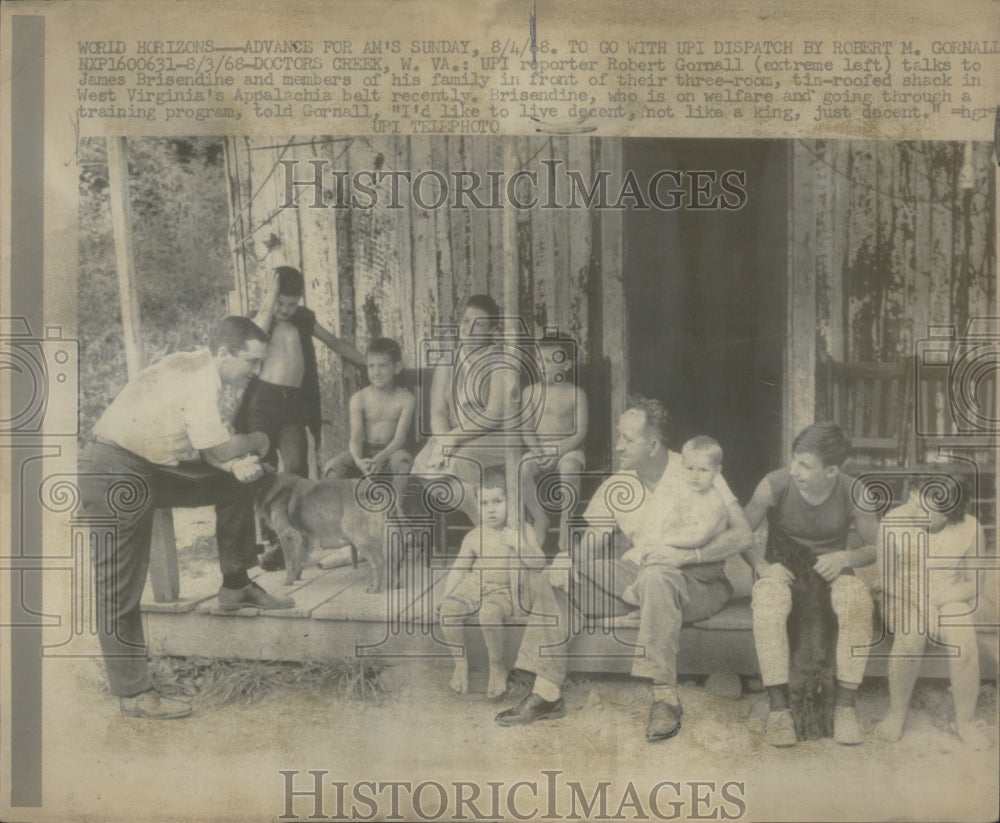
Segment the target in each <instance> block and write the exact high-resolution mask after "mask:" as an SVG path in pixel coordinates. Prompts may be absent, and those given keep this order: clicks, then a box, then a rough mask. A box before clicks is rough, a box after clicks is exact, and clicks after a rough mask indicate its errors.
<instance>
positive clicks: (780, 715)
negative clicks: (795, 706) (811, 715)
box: [764, 709, 799, 748]
mask: <svg viewBox="0 0 1000 823" xmlns="http://www.w3.org/2000/svg"><path fill="white" fill-rule="evenodd" d="M798 740H799V737H798V735H797V734H796V733H795V720H794V719H793V718H792V713H791V712H790V711H789V710H788V709H783V710H782V711H780V712H771V713H770V714H769V715H768V716H767V726H766V727H765V728H764V742H765V743H768V744H770V745H772V746H777V747H778V748H784V747H786V746H794V745H795V744H796V743H797V742H798Z"/></svg>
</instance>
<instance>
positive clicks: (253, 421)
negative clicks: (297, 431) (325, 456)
mask: <svg viewBox="0 0 1000 823" xmlns="http://www.w3.org/2000/svg"><path fill="white" fill-rule="evenodd" d="M247 392H248V394H249V395H250V396H249V398H248V400H247V422H248V424H249V430H250V431H262V432H265V433H266V434H268V435H269V436H272V435H274V434H276V433H277V432H278V431H280V430H281V429H282V428H283V427H285V426H305V399H304V397H303V393H302V389H301V388H299V387H298V386H278V385H276V384H274V383H268V382H266V381H264V380H254V381H252V382H251V383H250V385H249V386H248V387H247Z"/></svg>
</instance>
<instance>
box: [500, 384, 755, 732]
mask: <svg viewBox="0 0 1000 823" xmlns="http://www.w3.org/2000/svg"><path fill="white" fill-rule="evenodd" d="M669 420H670V416H669V414H668V413H667V410H666V409H665V408H664V407H663V405H662V404H661V403H659V402H658V401H656V400H648V399H646V398H635V399H633V400H632V401H631V402H630V406H629V408H628V410H627V411H626V412H625V413H624V414H623V415H622V416H621V419H620V420H619V423H618V430H619V436H618V441H617V443H616V446H615V451H616V452H617V454H618V457H619V465H620V471H619V472H617V473H616V474H614V475H612V476H611V477H609V478H608V479H607V480H605V481H604V483H602V484H601V486H600V488H599V489H598V490H597V492H596V493H595V494H594V496H593V498H592V500H591V502H590V505H589V506H588V507H587V510H586V511H585V512H584V519H585V520H586V521H587V523H588V525H589V526H590V527H591V529H592V530H595V531H596V532H597V536H598V538H600V537H602V536H603V535H610V534H611V533H612V532H614V531H615V529H616V528H617V530H618V531H619V532H621V534H622V536H623V537H624V540H623V541H618V543H619V545H617V546H615V552H614V554H615V556H614V557H606V556H603V555H602V554H601V553H600V552H598V551H591V552H590V553H589V554H586V553H585V554H584V556H582V557H580V558H578V561H577V564H576V566H575V568H574V573H575V575H576V576H577V577H578V580H579V584H578V585H574V586H572V587H570V585H569V580H568V579H567V578H568V575H567V574H566V572H565V571H557V568H559V567H562V568H563V569H565V567H566V564H565V558H564V559H563V562H562V563H560V562H559V558H558V556H557V558H556V559H555V561H554V562H553V565H552V568H551V569H550V570H549V571H548V573H547V574H535V575H532V581H531V586H530V591H531V600H532V602H531V604H530V605H531V610H532V612H533V613H535V614H539V615H553V614H555V615H558V616H559V620H558V621H557V623H555V624H553V621H551V620H549V621H543V620H539V621H535V624H531V625H529V626H528V627H527V628H526V629H525V633H524V638H523V640H522V642H521V648H520V653H519V656H518V661H517V664H516V665H517V667H518V668H522V669H525V670H527V671H531V672H534V673H535V685H534V690H533V691H532V693H531V694H530V695H528V696H527V697H526V698H525V699H524V700H523V701H521V703H520V704H519V705H517V706H515V707H513V708H511V709H508V710H507V711H505V712H501V713H500V714H499V715H497V718H496V719H497V723H499V724H500V725H502V726H513V725H520V724H524V723H530V722H532V721H534V720H538V719H541V718H543V717H560V716H562V714H563V713H564V708H563V702H562V698H561V696H560V690H561V684H562V681H563V679H564V678H565V675H566V659H567V655H566V653H565V652H562V653H560V652H559V651H558V650H557V649H556V648H555V647H558V646H560V645H562V644H564V642H565V638H566V627H567V620H568V619H569V608H570V600H569V599H568V598H567V596H566V594H565V592H566V591H568V590H571V591H572V604H571V605H572V607H573V608H574V609H576V610H578V611H579V612H581V613H582V614H583V615H585V616H587V617H598V618H600V617H612V616H617V615H624V614H626V613H627V612H628V611H629V610H630V609H632V608H633V607H631V606H630V605H629V604H628V603H626V602H625V601H624V600H623V599H622V594H623V593H624V591H625V589H626V588H628V587H629V586H634V587H635V588H634V591H635V592H636V593H637V594H638V597H639V600H640V604H641V605H640V606H639V612H638V614H639V622H638V628H639V637H638V640H637V643H638V646H639V648H638V650H637V654H636V656H635V659H634V661H633V664H632V675H633V676H634V677H644V678H649V679H650V680H652V682H653V704H652V706H651V708H650V713H649V722H648V724H647V726H646V739H647V740H649V741H650V742H653V741H657V740H666V739H668V738H670V737H673V736H674V735H675V734H677V732H678V731H679V730H680V718H681V713H682V709H681V705H680V698H679V696H678V693H677V649H678V645H679V641H680V630H681V624H682V623H683V622H689V621H693V620H703V619H705V618H707V617H709V616H711V615H712V614H715V613H716V612H718V611H719V610H720V609H722V607H723V606H725V604H726V602H727V601H728V600H729V598H730V597H731V596H732V587H731V585H730V583H729V581H728V580H727V579H726V577H725V574H724V573H723V562H724V561H725V559H726V558H727V557H729V556H731V555H734V554H739V553H740V552H741V551H744V550H745V549H747V548H749V547H750V545H751V544H752V543H753V533H752V532H751V531H750V526H749V525H748V524H747V521H746V517H745V516H744V514H743V510H742V509H741V508H740V505H739V502H738V501H737V500H736V497H735V496H734V495H733V493H732V492H731V491H730V489H729V486H728V485H727V484H726V482H725V480H723V479H722V476H721V475H719V476H718V477H717V478H716V481H715V487H716V489H717V491H718V492H719V494H720V495H721V496H722V499H723V502H724V503H725V505H726V516H727V524H726V530H725V531H724V532H722V533H721V534H719V535H718V536H716V537H714V538H712V539H711V540H710V541H709V542H708V543H706V544H705V545H704V546H703V547H701V548H699V549H677V548H673V547H669V546H664V545H662V541H661V540H659V535H660V533H661V530H662V527H663V526H664V512H668V511H669V510H670V506H669V505H667V503H668V501H669V500H670V499H671V497H672V496H673V495H674V494H676V493H677V492H678V490H679V489H680V488H681V487H682V485H683V483H684V482H685V478H684V475H683V473H682V468H681V457H680V455H679V454H677V453H676V452H672V451H669V450H668V448H667V443H668V431H667V429H668V426H669ZM623 542H624V543H626V545H625V546H624V547H622V546H621V545H620V544H621V543H623ZM604 543H605V541H604V540H601V539H598V540H595V541H594V543H593V545H597V546H600V545H603V544H604ZM634 547H638V548H640V549H647V548H648V549H653V548H655V549H656V550H657V554H658V562H657V563H656V564H653V565H646V566H643V567H642V568H640V566H639V564H638V563H636V562H633V560H631V559H629V558H626V557H623V554H624V550H625V549H628V548H634ZM640 553H643V552H640ZM668 563H669V565H668ZM560 590H561V591H560Z"/></svg>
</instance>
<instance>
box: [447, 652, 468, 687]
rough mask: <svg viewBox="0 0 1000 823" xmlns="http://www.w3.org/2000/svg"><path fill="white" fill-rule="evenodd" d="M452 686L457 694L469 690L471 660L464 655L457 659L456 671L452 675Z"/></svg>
mask: <svg viewBox="0 0 1000 823" xmlns="http://www.w3.org/2000/svg"><path fill="white" fill-rule="evenodd" d="M451 687H452V688H453V689H454V690H455V692H456V693H457V694H465V693H466V692H467V691H469V661H468V660H466V659H465V658H464V657H463V658H461V659H459V660H456V661H455V671H454V673H453V674H452V676H451Z"/></svg>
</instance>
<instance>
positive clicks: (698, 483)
mask: <svg viewBox="0 0 1000 823" xmlns="http://www.w3.org/2000/svg"><path fill="white" fill-rule="evenodd" d="M681 467H682V469H683V474H684V478H685V481H686V483H685V485H686V489H685V493H683V494H677V495H675V496H674V497H673V498H671V501H670V505H669V506H668V507H667V509H666V511H664V512H663V515H662V519H660V520H659V525H658V527H657V529H656V534H657V535H658V536H659V537H658V545H656V546H647V545H644V544H642V543H641V542H640V543H638V545H635V546H633V547H632V548H631V549H629V550H628V551H627V552H625V554H624V555H622V559H623V560H631V561H632V562H633V563H637V564H638V565H639V566H640V567H644V566H652V565H657V564H660V563H663V562H664V560H663V559H661V556H660V555H661V553H662V551H663V547H667V546H669V547H672V548H674V549H699V548H701V547H702V546H704V545H705V544H706V543H708V541H709V540H711V539H712V538H713V537H715V536H716V535H718V534H722V532H724V531H725V530H726V523H727V522H728V516H727V514H726V504H725V503H724V502H723V500H722V495H721V494H719V492H718V491H717V490H716V489H715V478H716V477H717V476H718V475H719V474H720V473H721V471H722V446H720V445H719V444H718V442H716V441H715V440H713V439H712V438H711V437H706V436H704V435H698V436H697V437H692V438H691V439H690V440H688V441H687V443H685V444H684V447H683V448H682V449H681ZM667 565H670V564H669V563H667ZM622 600H624V601H625V602H626V603H631V604H632V605H634V606H638V605H639V597H638V594H637V592H636V588H635V585H632V586H629V587H628V588H626V589H625V591H624V592H623V593H622Z"/></svg>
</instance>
